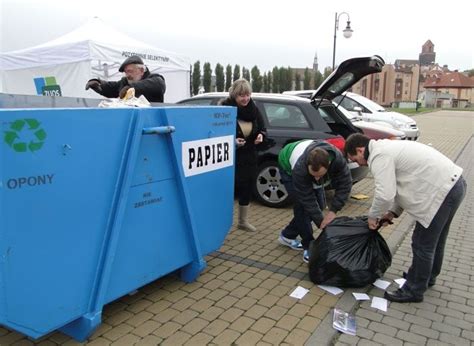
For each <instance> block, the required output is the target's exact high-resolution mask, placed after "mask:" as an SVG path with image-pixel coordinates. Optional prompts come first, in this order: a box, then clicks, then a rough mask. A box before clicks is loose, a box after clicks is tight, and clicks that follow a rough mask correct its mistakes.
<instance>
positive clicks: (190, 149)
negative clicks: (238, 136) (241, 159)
mask: <svg viewBox="0 0 474 346" xmlns="http://www.w3.org/2000/svg"><path fill="white" fill-rule="evenodd" d="M233 163H234V136H223V137H216V138H209V139H200V140H196V141H190V142H183V143H182V165H183V171H184V176H185V177H190V176H193V175H197V174H202V173H207V172H211V171H215V170H217V169H222V168H225V167H229V166H232V165H233Z"/></svg>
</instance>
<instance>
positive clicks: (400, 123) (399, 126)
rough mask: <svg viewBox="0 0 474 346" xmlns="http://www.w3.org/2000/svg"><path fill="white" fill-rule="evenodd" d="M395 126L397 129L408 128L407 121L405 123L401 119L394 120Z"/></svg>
mask: <svg viewBox="0 0 474 346" xmlns="http://www.w3.org/2000/svg"><path fill="white" fill-rule="evenodd" d="M395 127H396V128H397V129H408V128H410V126H409V125H408V124H407V123H405V122H403V121H400V120H395Z"/></svg>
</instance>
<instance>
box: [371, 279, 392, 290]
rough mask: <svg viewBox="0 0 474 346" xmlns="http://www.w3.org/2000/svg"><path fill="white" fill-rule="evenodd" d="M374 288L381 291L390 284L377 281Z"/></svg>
mask: <svg viewBox="0 0 474 346" xmlns="http://www.w3.org/2000/svg"><path fill="white" fill-rule="evenodd" d="M374 286H375V287H378V288H380V289H381V290H384V291H385V290H386V289H387V287H388V286H390V282H388V281H385V280H380V279H377V280H375V282H374Z"/></svg>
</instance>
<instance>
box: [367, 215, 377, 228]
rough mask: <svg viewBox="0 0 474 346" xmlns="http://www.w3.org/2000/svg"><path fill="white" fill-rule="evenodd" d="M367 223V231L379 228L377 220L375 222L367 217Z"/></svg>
mask: <svg viewBox="0 0 474 346" xmlns="http://www.w3.org/2000/svg"><path fill="white" fill-rule="evenodd" d="M367 223H368V225H369V229H371V230H376V229H377V227H378V226H379V220H377V219H375V218H373V217H369V218H368V220H367Z"/></svg>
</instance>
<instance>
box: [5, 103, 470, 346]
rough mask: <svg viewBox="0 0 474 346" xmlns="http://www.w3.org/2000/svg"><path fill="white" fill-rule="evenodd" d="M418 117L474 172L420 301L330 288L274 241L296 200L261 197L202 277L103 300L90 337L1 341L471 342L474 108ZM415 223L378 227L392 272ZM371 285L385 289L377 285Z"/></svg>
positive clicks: (357, 211) (402, 264)
mask: <svg viewBox="0 0 474 346" xmlns="http://www.w3.org/2000/svg"><path fill="white" fill-rule="evenodd" d="M416 120H417V122H418V125H419V127H420V129H421V131H422V135H421V138H420V141H421V142H423V143H426V144H429V143H431V145H433V146H434V147H435V148H437V149H438V150H440V151H441V152H443V153H444V154H446V155H447V156H448V157H450V158H451V159H453V160H456V162H458V164H459V165H461V166H462V167H463V168H464V169H465V173H464V175H465V177H466V178H467V181H468V194H467V196H466V199H465V201H464V203H463V204H462V205H461V208H460V209H459V212H458V214H457V216H456V218H455V219H454V222H453V225H452V228H451V232H450V236H449V240H448V243H447V248H446V259H445V265H444V267H443V272H442V273H441V275H440V277H439V280H438V282H437V284H436V286H434V287H433V288H432V289H430V290H429V291H428V292H427V294H426V297H425V301H424V302H423V303H420V304H396V303H392V304H390V305H389V309H388V311H387V312H385V313H384V312H381V311H379V310H375V309H373V308H370V306H369V304H367V303H362V304H359V303H357V302H356V301H355V300H354V299H353V298H352V295H351V292H352V290H345V292H344V293H343V294H342V295H339V296H333V295H331V294H329V293H326V292H325V291H323V290H321V289H320V288H318V287H317V286H316V285H314V284H313V283H312V282H311V281H309V278H308V275H307V266H306V264H304V263H303V262H302V253H301V252H298V251H294V250H291V249H289V248H287V247H284V246H281V245H279V244H278V242H277V237H278V234H279V232H280V231H281V229H282V228H283V227H284V226H285V225H286V224H287V223H288V221H289V220H290V218H291V216H292V211H291V209H290V208H284V209H271V208H266V207H263V206H261V205H258V204H257V203H254V204H252V211H251V221H252V223H253V224H254V225H256V226H257V227H258V231H257V232H255V233H249V232H245V231H241V230H237V229H236V228H235V227H232V229H231V230H230V232H229V234H228V236H227V237H226V240H225V242H224V244H223V246H222V247H221V248H220V249H219V251H217V252H215V253H213V254H211V255H209V256H207V257H206V261H207V264H208V267H207V268H206V269H205V270H204V272H203V273H202V274H201V275H200V276H199V278H198V279H197V280H196V281H195V282H193V283H190V284H186V283H184V282H182V281H180V280H179V277H178V276H177V275H174V274H170V275H168V276H166V277H163V278H161V279H159V280H157V281H155V282H153V283H151V284H149V285H147V286H144V287H142V288H141V289H139V290H138V291H137V292H136V293H135V294H134V295H130V296H125V297H123V298H121V299H119V300H117V301H115V302H112V303H110V304H108V305H106V306H105V307H104V311H103V323H102V324H101V325H100V327H99V328H98V330H97V331H96V332H95V333H94V334H93V335H92V336H91V337H90V339H89V340H87V342H85V343H78V342H76V341H74V340H72V339H71V338H69V337H68V336H66V335H64V334H62V333H60V332H55V333H52V334H50V335H47V336H45V337H43V338H41V339H40V340H36V341H33V340H31V339H28V338H26V337H24V336H23V335H21V334H19V333H16V332H14V331H11V330H9V329H6V328H2V327H0V345H79V344H84V345H183V344H184V345H206V344H216V345H231V344H235V345H256V344H258V345H275V344H287V345H304V344H307V345H324V344H337V345H345V344H351V345H352V344H361V345H366V344H367V345H372V344H390V345H399V344H428V345H431V344H456V345H462V344H473V343H474V285H473V269H474V268H473V266H474V264H473V263H474V261H473V254H474V231H473V228H474V227H473V216H472V210H473V201H474V192H473V186H474V178H473V173H472V168H473V162H472V161H473V160H472V156H473V155H472V152H473V149H474V147H473V145H474V144H473V141H472V137H473V133H474V112H448V111H440V112H436V113H430V114H425V115H419V116H416ZM355 193H363V194H366V195H368V196H369V197H372V196H373V180H372V179H371V178H370V177H368V178H366V179H364V180H363V181H362V182H360V183H358V184H356V185H355V186H354V188H353V194H355ZM370 201H371V199H370V198H369V199H368V200H354V199H351V200H349V202H348V203H347V206H346V207H345V208H344V210H343V211H342V212H341V213H339V215H349V216H358V215H364V214H366V213H367V210H368V208H369V206H370ZM235 220H236V215H234V221H235ZM411 225H412V221H411V220H410V218H409V217H408V216H407V215H406V214H403V216H402V217H400V218H398V219H397V220H396V223H395V224H394V225H392V226H390V227H386V228H384V229H383V230H382V231H381V233H382V235H383V236H384V238H385V239H386V240H387V243H388V244H389V247H390V248H391V250H392V254H393V264H392V266H391V267H390V268H389V270H388V271H387V273H386V274H385V276H384V278H385V279H387V280H389V279H394V278H398V277H400V275H401V272H402V271H403V270H405V269H406V268H407V267H408V265H409V263H410V261H411V250H410V235H411ZM315 235H317V230H316V231H315ZM297 286H303V287H305V288H307V289H309V293H308V294H307V295H306V296H305V297H304V298H303V299H301V300H296V299H294V298H290V297H289V294H290V293H291V292H292V291H293V290H294V289H295V288H296V287H297ZM357 291H361V290H357ZM365 291H366V292H367V293H368V294H369V295H372V296H382V295H383V292H382V291H381V290H379V289H377V288H373V287H367V288H365ZM334 307H338V308H341V309H343V310H345V311H348V312H351V313H354V314H355V316H356V320H357V324H358V331H357V336H355V337H354V336H347V335H343V334H340V333H339V332H337V331H335V330H334V329H333V328H332V327H331V323H332V309H333V308H334Z"/></svg>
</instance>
